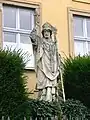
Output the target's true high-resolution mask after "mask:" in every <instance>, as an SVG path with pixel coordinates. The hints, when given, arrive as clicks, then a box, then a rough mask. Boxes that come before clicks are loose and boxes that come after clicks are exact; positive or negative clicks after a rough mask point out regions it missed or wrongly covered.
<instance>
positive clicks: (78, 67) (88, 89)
mask: <svg viewBox="0 0 90 120" xmlns="http://www.w3.org/2000/svg"><path fill="white" fill-rule="evenodd" d="M63 67H64V71H63V79H64V87H65V95H66V99H67V98H70V99H71V98H73V99H76V100H80V101H81V102H82V103H83V104H84V105H85V106H87V107H88V108H90V56H88V55H87V56H83V57H80V56H77V57H74V58H72V57H70V58H67V59H65V61H64V64H63Z"/></svg>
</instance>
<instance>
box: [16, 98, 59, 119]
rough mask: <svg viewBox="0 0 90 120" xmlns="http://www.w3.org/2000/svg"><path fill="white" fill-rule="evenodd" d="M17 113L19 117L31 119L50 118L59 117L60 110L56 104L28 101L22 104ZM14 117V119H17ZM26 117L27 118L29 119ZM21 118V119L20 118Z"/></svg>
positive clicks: (35, 100)
mask: <svg viewBox="0 0 90 120" xmlns="http://www.w3.org/2000/svg"><path fill="white" fill-rule="evenodd" d="M17 113H18V115H19V116H29V117H30V116H32V117H33V118H36V117H37V118H38V117H43V118H45V117H52V116H56V115H60V113H61V109H60V105H59V104H58V103H57V102H54V103H52V102H46V101H40V100H37V99H29V100H28V101H26V102H25V103H23V104H22V105H21V106H20V107H19V108H18V109H17ZM18 115H16V116H17V117H16V119H17V118H18V117H19V116H18ZM29 117H28V118H29ZM20 118H21V117H20Z"/></svg>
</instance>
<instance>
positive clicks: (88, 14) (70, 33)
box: [67, 7, 90, 56]
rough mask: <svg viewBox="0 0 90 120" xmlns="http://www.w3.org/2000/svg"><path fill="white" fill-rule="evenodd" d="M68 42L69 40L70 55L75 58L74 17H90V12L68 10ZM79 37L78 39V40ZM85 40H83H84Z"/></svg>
mask: <svg viewBox="0 0 90 120" xmlns="http://www.w3.org/2000/svg"><path fill="white" fill-rule="evenodd" d="M67 13H68V40H69V55H71V56H75V51H74V33H73V20H74V19H73V16H74V15H76V16H83V17H90V11H87V10H81V9H75V8H70V7H69V8H68V9H67ZM85 34H86V33H85ZM77 38H78V37H76V39H77ZM82 39H83V38H82Z"/></svg>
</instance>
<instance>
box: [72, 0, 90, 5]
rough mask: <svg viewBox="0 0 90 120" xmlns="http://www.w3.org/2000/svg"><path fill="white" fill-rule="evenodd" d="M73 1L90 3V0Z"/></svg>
mask: <svg viewBox="0 0 90 120" xmlns="http://www.w3.org/2000/svg"><path fill="white" fill-rule="evenodd" d="M72 1H75V2H81V3H86V4H87V3H88V4H90V0H72Z"/></svg>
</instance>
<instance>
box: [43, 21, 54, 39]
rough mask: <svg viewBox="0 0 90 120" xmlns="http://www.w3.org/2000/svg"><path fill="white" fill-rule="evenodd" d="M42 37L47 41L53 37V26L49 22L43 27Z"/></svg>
mask: <svg viewBox="0 0 90 120" xmlns="http://www.w3.org/2000/svg"><path fill="white" fill-rule="evenodd" d="M42 35H43V37H44V38H45V39H49V38H51V36H52V26H51V25H50V24H49V23H47V22H46V23H45V24H44V25H43V26H42Z"/></svg>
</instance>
